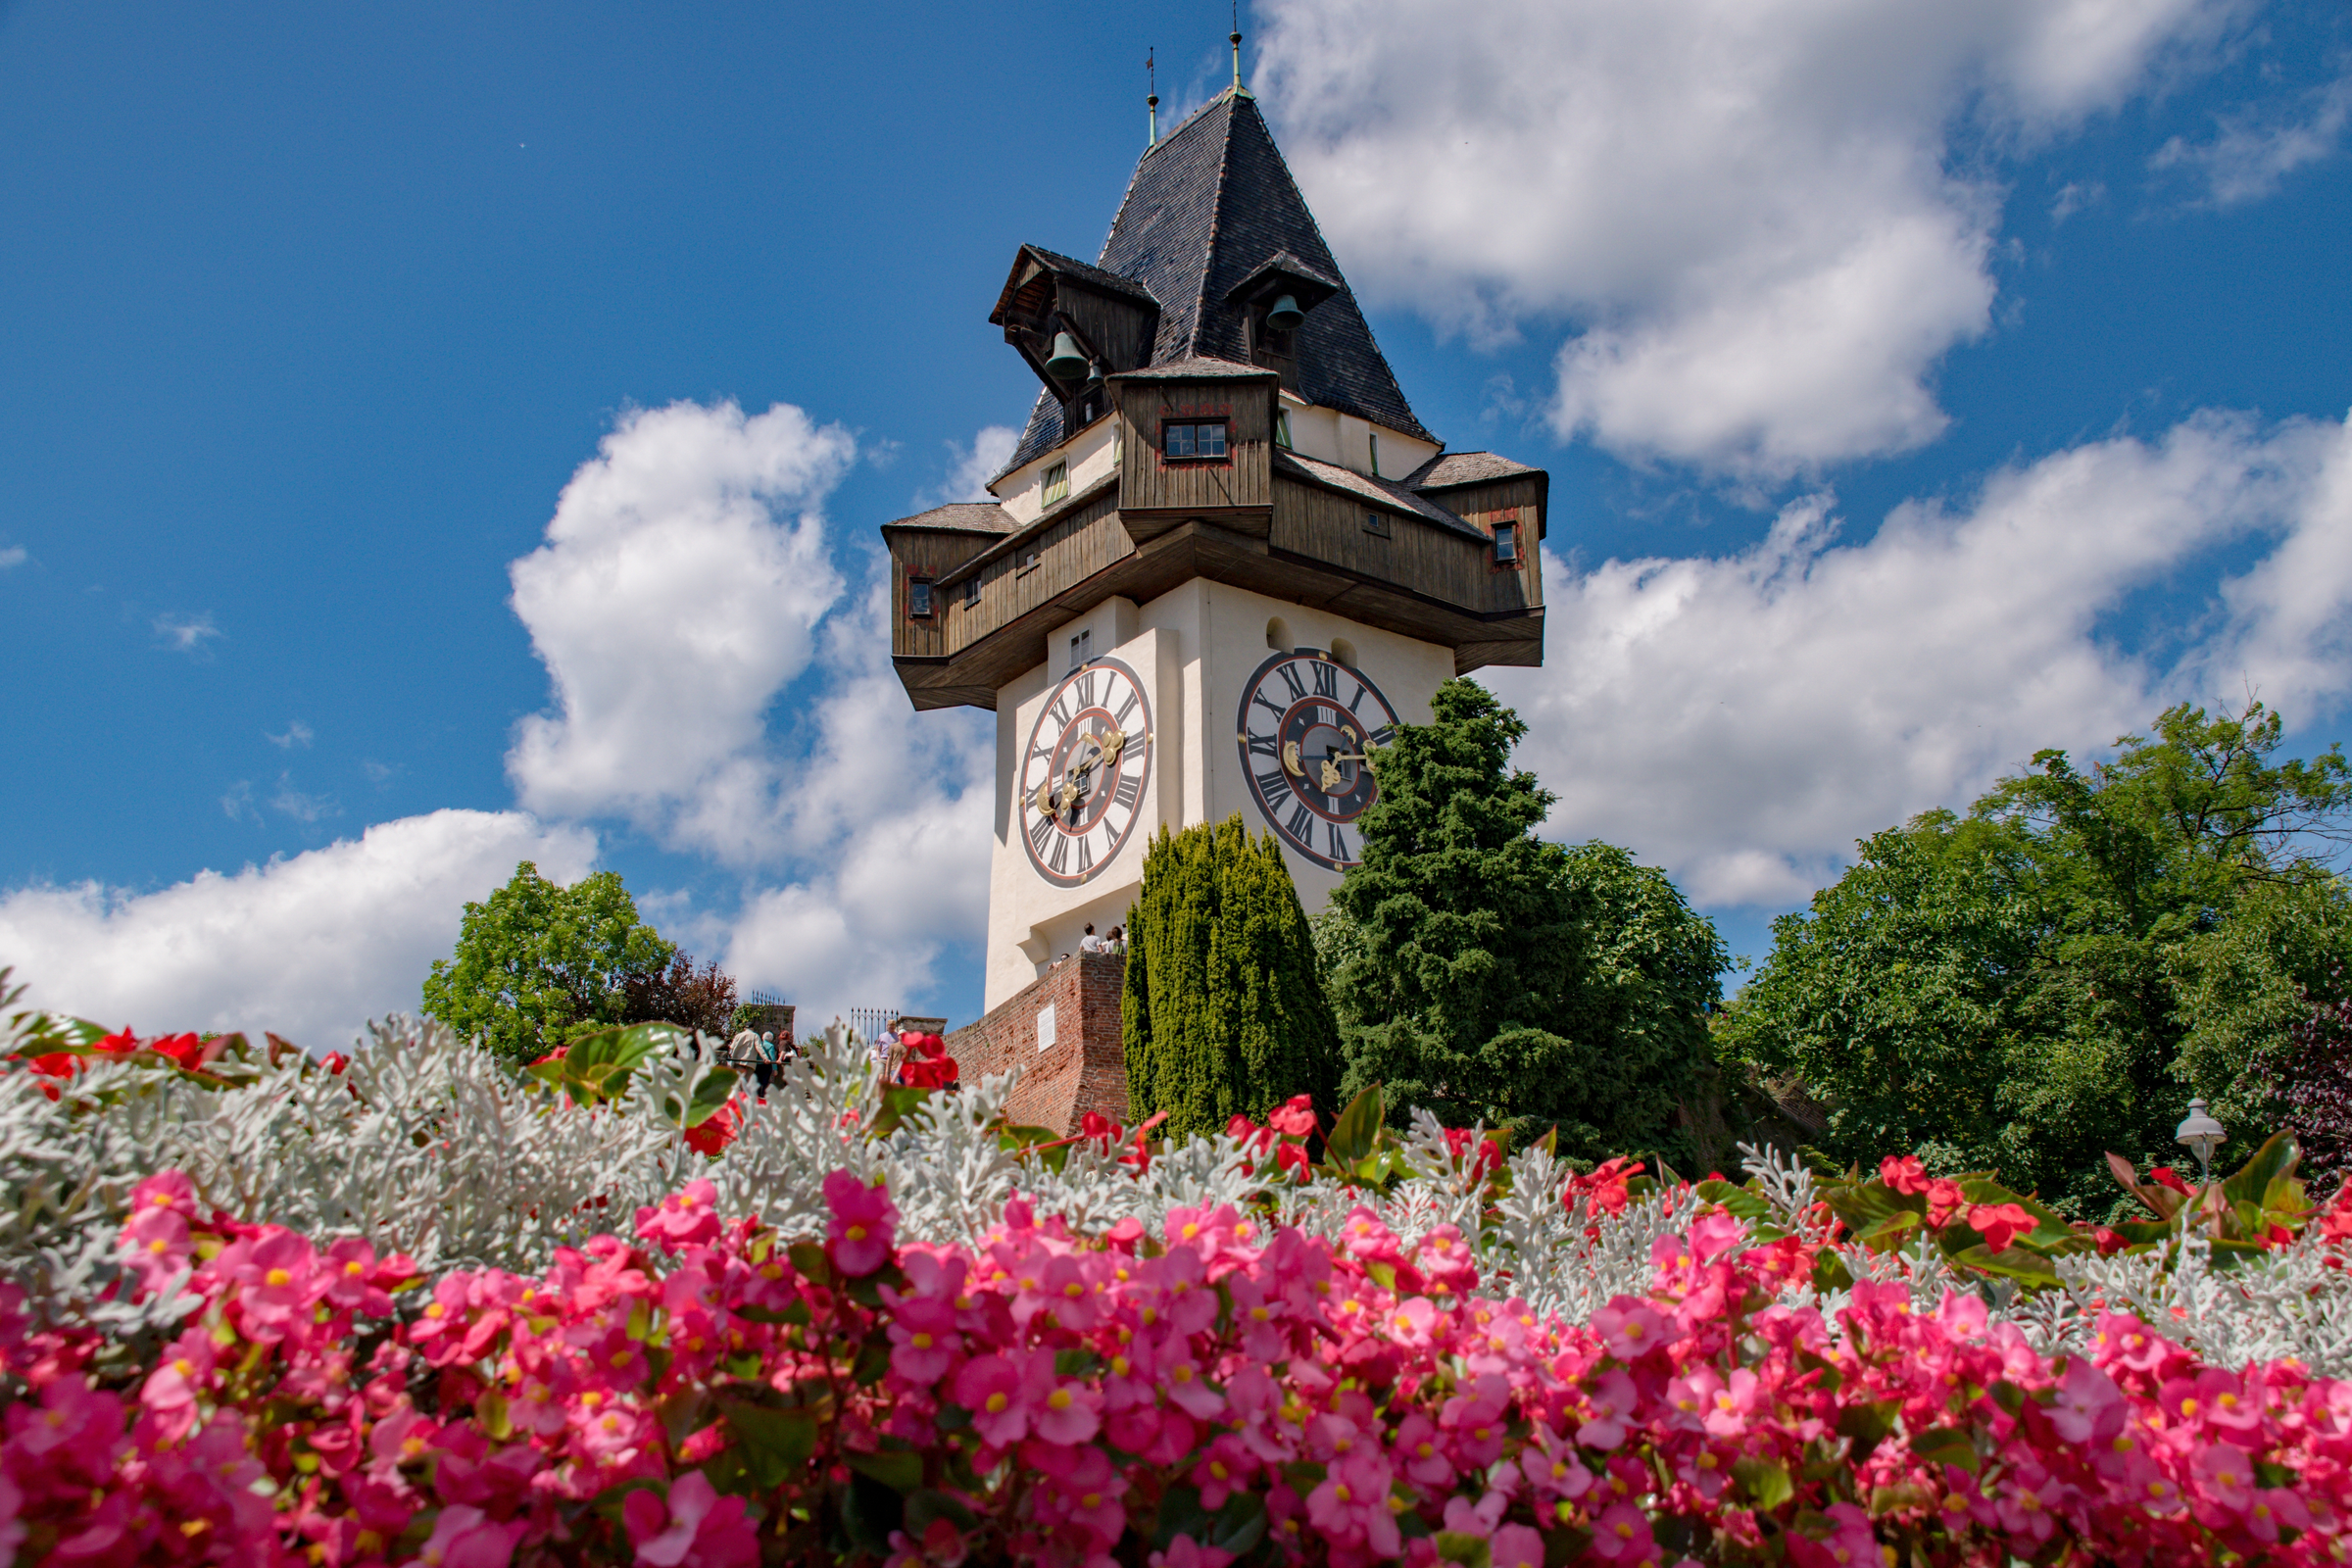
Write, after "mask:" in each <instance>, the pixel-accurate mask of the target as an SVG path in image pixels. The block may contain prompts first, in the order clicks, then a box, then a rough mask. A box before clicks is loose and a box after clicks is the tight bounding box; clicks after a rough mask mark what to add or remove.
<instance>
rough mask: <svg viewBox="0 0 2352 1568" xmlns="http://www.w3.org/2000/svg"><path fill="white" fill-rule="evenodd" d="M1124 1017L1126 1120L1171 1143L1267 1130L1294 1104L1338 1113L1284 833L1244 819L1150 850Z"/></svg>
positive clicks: (1329, 1047)
mask: <svg viewBox="0 0 2352 1568" xmlns="http://www.w3.org/2000/svg"><path fill="white" fill-rule="evenodd" d="M1127 932H1128V937H1127V972H1126V977H1125V981H1124V990H1123V992H1122V995H1121V998H1120V1017H1121V1028H1122V1032H1123V1037H1124V1042H1125V1047H1126V1058H1127V1099H1128V1105H1129V1113H1130V1114H1131V1115H1132V1116H1133V1117H1134V1118H1135V1119H1136V1120H1137V1121H1142V1120H1144V1119H1145V1118H1147V1117H1149V1116H1152V1115H1153V1114H1154V1113H1156V1112H1158V1111H1162V1110H1164V1111H1166V1112H1168V1120H1167V1122H1166V1124H1165V1125H1166V1128H1167V1131H1168V1134H1169V1136H1171V1137H1179V1138H1181V1137H1184V1136H1186V1135H1188V1134H1192V1133H1207V1132H1222V1131H1224V1130H1225V1124H1226V1123H1227V1122H1228V1121H1230V1120H1231V1119H1232V1118H1233V1116H1234V1115H1235V1113H1237V1112H1239V1113H1240V1114H1243V1115H1246V1116H1249V1117H1250V1118H1251V1119H1252V1120H1260V1121H1262V1120H1263V1119H1264V1118H1265V1116H1266V1113H1267V1112H1269V1111H1271V1110H1272V1109H1273V1108H1274V1107H1275V1106H1277V1105H1279V1104H1281V1103H1283V1102H1284V1101H1286V1100H1288V1099H1290V1098H1291V1097H1292V1096H1294V1095H1311V1096H1313V1097H1314V1100H1315V1103H1316V1105H1317V1107H1318V1108H1319V1109H1321V1110H1322V1111H1323V1112H1324V1113H1325V1114H1326V1115H1328V1114H1330V1113H1331V1112H1332V1111H1333V1110H1334V1108H1335V1105H1334V1102H1333V1088H1334V1084H1335V1080H1336V1078H1337V1062H1338V1041H1337V1038H1336V1036H1335V1033H1334V1031H1333V1027H1332V1018H1331V1008H1330V1006H1329V1005H1328V1004H1326V1003H1325V1002H1324V1000H1323V988H1322V985H1321V984H1320V982H1319V981H1318V980H1317V978H1316V975H1315V956H1314V943H1313V939H1312V937H1311V936H1310V934H1309V933H1308V930H1307V924H1306V911H1305V910H1304V909H1303V908H1302V907H1300V905H1299V891H1298V889H1297V887H1296V886H1294V885H1293V883H1292V881H1291V873H1290V868H1289V867H1288V866H1287V865H1285V864H1284V863H1283V858H1282V851H1281V849H1280V848H1279V847H1278V846H1277V844H1276V842H1275V839H1274V835H1273V834H1271V833H1264V834H1260V835H1259V836H1258V837H1257V838H1256V839H1254V840H1253V839H1251V838H1250V834H1249V832H1248V830H1247V829H1245V828H1244V827H1243V825H1242V819H1241V817H1240V816H1238V815H1236V816H1233V817H1230V818H1228V819H1227V820H1226V821H1224V822H1221V823H1216V824H1213V825H1212V824H1202V825H1201V826H1199V827H1191V828H1187V829H1185V830H1184V831H1183V832H1181V833H1171V832H1169V831H1168V830H1167V829H1166V828H1162V829H1160V831H1159V835H1158V837H1156V838H1154V839H1153V840H1152V847H1151V849H1150V851H1149V853H1147V854H1146V856H1145V858H1144V884H1143V887H1142V889H1141V890H1140V892H1139V893H1138V895H1137V898H1136V903H1135V907H1134V908H1133V909H1132V910H1131V911H1130V912H1129V914H1128V918H1127Z"/></svg>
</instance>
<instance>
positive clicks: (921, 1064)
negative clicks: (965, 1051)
mask: <svg viewBox="0 0 2352 1568" xmlns="http://www.w3.org/2000/svg"><path fill="white" fill-rule="evenodd" d="M930 1038H931V1039H933V1040H937V1039H938V1038H939V1036H937V1035H932V1036H930ZM955 1081H956V1058H955V1057H954V1056H935V1057H908V1058H907V1065H906V1066H904V1067H901V1068H900V1069H899V1082H900V1083H902V1084H904V1085H906V1086H907V1088H909V1089H945V1088H947V1086H948V1085H950V1084H952V1083H954V1082H955Z"/></svg>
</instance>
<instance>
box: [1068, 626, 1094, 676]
mask: <svg viewBox="0 0 2352 1568" xmlns="http://www.w3.org/2000/svg"><path fill="white" fill-rule="evenodd" d="M1094 658H1095V628H1094V627H1092V626H1089V627H1087V628H1086V630H1084V631H1082V632H1080V633H1078V635H1077V636H1075V637H1072V638H1071V639H1070V668H1072V669H1084V668H1085V667H1086V666H1087V665H1088V664H1090V663H1092V662H1094Z"/></svg>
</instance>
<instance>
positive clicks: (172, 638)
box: [153, 614, 224, 654]
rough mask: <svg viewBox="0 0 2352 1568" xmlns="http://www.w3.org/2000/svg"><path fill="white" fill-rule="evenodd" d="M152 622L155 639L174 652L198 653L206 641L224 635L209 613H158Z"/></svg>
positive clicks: (202, 649)
mask: <svg viewBox="0 0 2352 1568" xmlns="http://www.w3.org/2000/svg"><path fill="white" fill-rule="evenodd" d="M153 624H154V626H155V636H156V641H158V642H160V643H162V644H163V645H164V646H165V647H166V648H169V649H171V650H172V652H173V653H175V654H200V653H202V652H204V645H205V644H206V643H207V642H210V641H211V640H212V639H213V638H215V637H219V636H222V635H224V634H223V633H222V632H221V628H220V627H218V626H216V625H214V624H213V617H212V616H211V615H209V614H205V615H173V614H164V615H158V616H156V617H155V620H154V622H153Z"/></svg>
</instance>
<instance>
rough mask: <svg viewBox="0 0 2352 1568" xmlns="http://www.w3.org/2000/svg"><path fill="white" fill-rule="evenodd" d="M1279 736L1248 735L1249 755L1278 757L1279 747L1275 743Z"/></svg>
mask: <svg viewBox="0 0 2352 1568" xmlns="http://www.w3.org/2000/svg"><path fill="white" fill-rule="evenodd" d="M1279 738H1280V737H1278V736H1274V735H1252V736H1250V756H1252V757H1280V756H1281V755H1282V752H1281V749H1280V748H1279V747H1278V746H1277V745H1276V744H1275V743H1276V741H1277V740H1278V739H1279Z"/></svg>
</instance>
